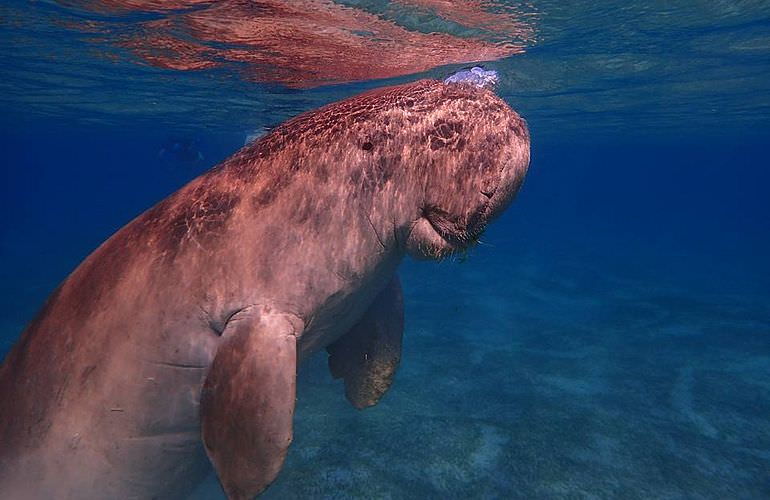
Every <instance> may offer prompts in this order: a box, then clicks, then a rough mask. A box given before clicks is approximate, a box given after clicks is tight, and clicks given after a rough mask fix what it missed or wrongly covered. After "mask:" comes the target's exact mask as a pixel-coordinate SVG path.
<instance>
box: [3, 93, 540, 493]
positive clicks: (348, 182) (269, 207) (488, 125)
mask: <svg viewBox="0 0 770 500" xmlns="http://www.w3.org/2000/svg"><path fill="white" fill-rule="evenodd" d="M528 163H529V135H528V132H527V128H526V125H525V123H524V121H523V120H522V119H521V118H520V117H519V116H518V115H517V114H516V113H515V112H513V111H512V110H511V109H510V108H509V107H508V106H507V105H506V104H505V103H504V102H503V101H502V100H501V99H499V98H498V97H497V96H495V95H494V94H493V93H492V92H490V91H488V90H483V89H477V88H473V87H471V86H467V85H458V84H444V83H441V82H437V81H429V80H423V81H419V82H415V83H412V84H407V85H402V86H398V87H391V88H384V89H378V90H375V91H373V92H369V93H366V94H362V95H360V96H357V97H354V98H351V99H348V100H345V101H341V102H339V103H335V104H331V105H329V106H326V107H324V108H321V109H319V110H317V111H314V112H311V113H308V114H305V115H302V116H300V117H297V118H295V119H293V120H291V121H289V122H287V123H285V124H284V125H282V126H280V127H278V128H276V129H275V130H274V131H273V132H272V133H271V134H269V135H267V136H265V137H264V138H262V139H260V140H258V141H256V142H254V143H252V144H250V145H248V146H246V147H245V148H243V149H242V150H240V151H239V152H238V153H236V154H235V155H234V156H232V157H231V158H229V159H228V160H226V161H225V162H223V163H222V164H221V165H219V166H217V167H215V168H214V169H212V170H211V171H209V172H208V173H206V174H205V175H203V176H201V177H199V178H197V179H195V180H194V181H192V182H191V183H190V184H188V185H187V186H185V187H184V188H182V189H181V190H179V191H178V192H176V193H175V194H173V195H171V196H169V197H168V198H167V199H165V200H164V201H162V202H160V203H159V204H158V205H156V206H155V207H153V208H151V209H150V210H148V211H147V212H145V213H144V214H142V215H141V216H139V217H138V218H137V219H135V220H134V221H133V222H131V223H130V224H128V225H127V226H125V227H124V228H123V229H121V230H120V231H119V232H117V233H116V234H115V235H114V236H112V237H111V238H110V239H109V240H107V241H106V242H105V243H104V244H102V245H101V246H100V247H99V248H98V249H97V250H96V251H95V252H94V253H93V254H91V255H90V256H89V257H88V258H87V259H86V260H85V261H84V262H83V263H82V264H81V265H80V266H79V267H78V268H77V269H76V270H75V271H74V272H73V273H72V274H71V275H70V276H69V277H68V278H67V279H66V280H65V281H64V282H63V283H62V284H61V286H60V287H59V288H58V289H57V290H56V291H55V292H54V293H53V294H52V296H51V297H50V298H49V299H48V301H47V303H46V305H45V306H44V308H43V309H42V311H41V312H40V313H39V314H38V316H37V317H36V319H35V320H34V321H32V323H31V324H30V325H29V326H28V327H27V329H26V330H25V331H24V333H23V335H22V337H21V339H20V340H19V342H18V344H17V345H16V346H15V347H14V349H13V350H12V351H11V353H10V354H9V355H8V357H7V359H6V360H5V362H4V364H3V365H2V367H1V368H0V443H2V446H0V497H1V498H15V497H19V498H53V497H55V498H78V499H80V498H164V499H165V498H180V497H184V496H185V495H186V494H188V493H189V491H190V490H191V489H192V488H193V487H195V485H196V484H197V482H198V481H199V480H200V479H202V478H203V477H204V476H205V474H206V473H207V471H208V470H209V468H210V467H211V464H213V466H214V468H215V470H216V472H217V474H218V477H219V479H220V481H221V482H222V485H223V488H224V489H225V491H226V493H227V494H228V495H229V496H230V497H231V498H251V497H253V496H255V495H257V494H258V493H260V492H261V491H262V490H264V488H266V487H267V486H268V485H269V484H270V482H272V481H273V479H274V478H275V476H276V475H277V473H278V471H279V470H280V467H281V465H282V463H283V458H284V456H285V454H286V451H287V448H288V446H289V443H290V441H291V436H292V434H291V432H292V431H291V420H292V415H293V411H294V399H295V396H294V391H295V374H296V368H297V364H298V363H299V362H301V361H302V359H304V358H306V357H307V356H308V355H309V354H311V353H312V352H314V351H316V350H318V349H321V348H324V347H327V348H328V349H329V352H330V368H331V369H332V372H333V374H334V375H335V376H336V377H342V378H344V380H345V385H346V393H347V396H348V399H350V401H351V402H352V403H353V404H354V405H355V406H356V407H359V408H362V407H365V406H370V405H372V404H375V403H376V402H377V400H378V399H379V398H380V397H381V396H382V393H384V391H385V390H386V389H387V388H388V386H389V385H390V382H391V380H392V377H393V373H394V372H395V369H396V366H397V365H398V361H399V358H400V343H401V333H402V329H403V323H402V314H403V312H402V311H403V309H402V305H401V292H400V287H399V284H398V280H397V278H396V277H395V271H396V267H397V266H398V264H399V262H400V261H401V259H402V258H403V257H404V256H405V254H407V253H409V254H412V255H413V256H416V257H422V258H441V257H444V256H446V255H449V254H451V253H452V252H455V251H458V250H462V249H464V248H465V247H467V246H469V245H471V244H472V243H474V242H475V240H476V239H477V237H478V236H479V234H480V233H481V231H482V230H483V229H484V227H485V226H486V224H487V223H488V222H489V220H491V219H492V218H493V217H494V216H496V215H498V214H499V213H500V212H501V211H502V210H503V209H504V208H505V206H507V204H508V203H509V202H510V200H511V199H512V197H513V195H514V194H515V192H516V191H517V190H518V188H519V185H520V183H521V181H522V180H523V177H524V174H525V172H526V168H527V166H528ZM375 298H376V299H377V300H375ZM367 332H369V333H367ZM347 335H349V336H347Z"/></svg>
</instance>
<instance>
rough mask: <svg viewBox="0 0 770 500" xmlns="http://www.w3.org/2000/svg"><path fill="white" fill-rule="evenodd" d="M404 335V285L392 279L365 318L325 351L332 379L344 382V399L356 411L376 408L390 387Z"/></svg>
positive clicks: (399, 357)
mask: <svg viewBox="0 0 770 500" xmlns="http://www.w3.org/2000/svg"><path fill="white" fill-rule="evenodd" d="M403 333H404V304H403V298H402V295H401V283H400V282H399V280H398V276H393V279H392V280H391V282H390V283H389V284H388V286H387V287H386V288H385V289H384V290H383V291H382V292H380V294H379V295H378V296H377V298H376V299H375V300H374V303H373V304H372V305H371V306H370V307H369V309H368V310H367V311H366V313H365V314H364V316H363V318H361V320H359V322H358V323H356V325H355V326H354V327H353V328H351V329H350V331H349V332H348V333H347V334H345V335H344V336H342V337H340V338H339V339H338V340H337V341H336V342H334V343H332V344H330V345H329V346H328V347H327V348H326V350H327V351H328V352H329V369H330V370H331V373H332V376H334V378H343V379H344V380H345V395H346V396H347V398H348V401H350V403H351V404H352V405H353V406H355V407H356V408H358V409H362V408H366V407H368V406H373V405H376V404H377V402H378V401H379V400H380V398H381V397H382V395H383V394H385V391H387V390H388V388H389V387H390V384H391V383H392V382H393V376H394V375H395V374H396V368H398V363H399V361H400V360H401V337H402V335H403Z"/></svg>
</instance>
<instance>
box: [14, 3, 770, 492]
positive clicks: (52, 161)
mask: <svg viewBox="0 0 770 500" xmlns="http://www.w3.org/2000/svg"><path fill="white" fill-rule="evenodd" d="M344 3H345V4H348V5H359V4H361V5H363V6H364V7H365V8H369V9H370V10H372V11H374V9H376V8H379V7H376V5H375V4H377V5H379V4H380V3H382V2H372V3H371V5H375V7H371V6H370V5H369V4H367V3H365V2H344ZM586 3H588V2H586ZM510 4H511V5H513V3H510ZM530 4H531V5H532V6H533V9H532V10H533V11H534V14H533V16H532V23H533V25H534V26H535V27H536V30H537V37H536V40H534V41H531V42H529V44H528V45H527V48H526V51H525V52H524V53H522V54H516V55H512V56H510V57H507V58H505V59H502V60H498V61H492V62H487V64H486V66H487V67H489V68H493V69H495V70H496V71H498V73H499V75H500V79H501V84H500V86H499V87H498V92H499V93H500V94H501V95H502V96H503V97H504V98H505V99H506V100H507V101H508V102H509V104H510V105H511V106H513V107H514V108H515V109H517V110H519V111H520V113H521V114H522V115H523V116H524V117H525V118H526V119H527V120H528V123H529V127H530V130H531V133H532V138H533V142H532V164H531V167H530V171H529V174H528V177H527V180H526V183H525V185H524V187H523V188H522V191H521V193H520V195H519V197H518V199H517V200H516V201H515V202H514V204H513V205H512V206H511V207H510V208H509V209H508V211H507V212H506V213H505V214H504V215H503V216H502V217H501V218H500V219H499V220H498V221H496V222H495V223H494V224H493V225H492V226H491V227H490V228H489V230H488V231H487V232H486V234H485V235H484V237H482V242H481V244H480V245H479V246H478V247H477V248H476V249H475V250H474V251H473V252H471V255H470V256H469V257H468V258H467V259H454V260H450V261H446V262H441V263H426V262H413V261H407V262H405V263H404V265H403V266H402V270H401V276H402V280H403V285H404V293H405V302H406V331H405V337H404V352H403V358H402V363H401V366H400V369H399V372H398V374H397V377H396V381H395V383H394V385H393V387H392V388H391V390H390V391H389V393H388V394H387V395H386V396H385V397H384V399H383V400H382V402H381V403H380V404H379V405H378V406H376V407H374V408H371V409H368V410H365V411H357V410H355V409H353V408H352V407H351V406H350V405H349V404H348V403H347V402H346V401H345V398H344V393H343V388H342V386H341V383H340V382H339V381H334V380H332V379H331V376H330V375H329V374H328V372H327V369H326V366H325V356H324V355H323V354H319V355H318V356H316V357H315V358H313V359H311V360H310V361H309V362H308V363H307V365H306V366H304V367H303V368H302V370H301V372H300V375H299V378H300V383H299V387H298V403H297V411H296V417H295V432H294V436H295V438H294V443H293V444H292V447H291V449H290V452H289V455H288V458H287V461H286V464H285V466H284V468H283V470H282V472H281V474H280V476H279V478H278V480H277V482H276V483H275V484H274V485H273V486H272V487H271V488H270V490H268V492H267V493H266V494H265V497H266V498H640V499H642V498H643V499H648V498H709V499H712V498H713V499H725V498H736V499H737V498H740V499H753V498H757V499H760V498H770V419H769V418H768V415H770V259H768V255H770V201H769V200H770V198H769V197H768V189H769V186H770V169H768V168H767V165H768V161H767V144H770V8H769V7H768V6H766V5H765V2H716V1H715V2H707V3H701V2H677V5H676V6H672V5H665V4H660V5H656V6H655V7H654V8H653V7H651V6H649V5H646V2H626V3H624V4H626V5H624V7H623V8H618V7H617V5H616V4H615V3H613V2H590V5H584V6H571V7H567V6H563V5H560V2H550V1H549V2H537V1H535V2H531V3H528V4H527V5H530ZM398 8H399V7H398V6H395V7H393V9H398ZM0 9H2V10H1V11H0V13H3V14H4V15H3V16H2V19H4V20H5V21H3V22H2V23H0V41H2V42H3V43H2V45H1V46H0V57H1V59H0V62H2V63H3V64H2V69H0V74H1V75H2V78H1V79H0V80H1V81H0V89H2V90H3V95H2V96H0V106H2V116H1V117H0V126H1V127H2V138H1V139H0V148H1V149H0V151H2V159H3V160H2V164H3V168H2V176H3V178H2V183H1V184H0V189H1V190H2V191H1V192H0V204H1V205H0V211H1V212H2V214H3V219H2V225H1V226H0V297H1V298H2V300H0V355H4V353H5V352H6V351H7V350H8V349H9V348H10V346H11V345H12V344H13V342H14V341H15V340H16V338H17V337H18V335H19V334H20V332H21V330H22V329H23V327H24V325H25V324H26V323H27V322H28V321H29V320H30V319H31V318H32V317H33V316H34V314H35V313H36V311H37V310H38V309H39V308H40V306H41V305H42V303H43V301H44V300H45V298H46V297H47V295H48V294H49V293H50V292H51V291H52V290H53V289H54V288H55V287H56V286H57V284H58V283H59V282H60V281H61V280H62V279H64V278H65V277H66V276H67V275H68V274H69V273H70V272H71V271H72V269H74V267H75V266H77V264H78V263H79V262H80V261H81V260H82V259H83V258H84V257H85V256H86V255H88V254H89V253H90V252H91V251H92V250H93V249H94V248H95V247H96V246H97V245H99V244H100V243H101V242H102V241H104V239H106V238H107V237H108V236H109V235H110V234H112V233H113V232H114V231H115V230H117V229H118V228H120V227H121V226H122V225H124V224H126V223H127V222H128V221H129V220H131V219H132V218H133V217H134V216H136V215H138V214H139V213H141V212H142V211H143V210H144V209H146V208H148V207H149V206H151V205H152V204H154V203H155V202H157V201H158V200H160V199H162V198H163V197H164V196H166V195H167V194H169V193H171V192H173V191H174V190H175V189H177V188H179V187H180V186H182V185H183V184H184V183H185V182H187V181H188V180H190V179H192V178H194V177H195V176H196V175H198V174H200V173H202V172H203V171H205V170H206V169H207V168H209V167H211V166H213V165H215V164H216V163H218V162H219V161H221V160H222V159H224V158H226V157H227V156H229V155H230V154H232V153H233V152H234V151H236V150H237V149H238V148H239V147H240V146H242V145H243V142H244V139H245V137H246V135H248V134H249V133H251V132H252V131H254V130H258V129H259V128H260V127H262V126H266V125H274V124H276V123H280V122H281V121H283V120H284V119H286V118H287V117H289V116H292V115H295V114H297V113H299V112H301V111H305V110H309V109H313V108H315V107H317V106H319V105H321V104H323V103H326V102H330V101H334V100H338V99H342V98H344V97H347V96H350V95H353V94H355V93H358V92H360V91H361V90H364V89H369V88H373V87H377V86H380V85H383V84H386V83H394V82H402V81H409V80H413V79H416V78H418V77H423V76H429V77H445V76H446V75H448V74H449V73H451V71H452V70H454V69H457V68H458V67H461V65H451V66H441V67H437V68H434V69H431V70H429V71H428V72H426V73H421V74H419V75H395V76H394V77H393V78H390V79H386V80H376V81H375V80H371V81H357V82H347V83H339V84H337V85H332V86H324V85H322V86H314V87H312V88H304V89H303V88H287V87H286V86H282V85H281V84H280V83H275V82H267V83H266V82H259V81H252V80H248V79H244V78H243V77H242V74H240V73H238V72H236V71H234V70H232V69H231V68H230V67H229V66H225V67H224V68H217V69H213V70H208V71H180V70H173V69H163V68H158V67H154V66H152V65H148V64H146V63H145V62H142V61H138V60H135V59H133V58H131V57H118V58H117V59H114V58H108V57H104V52H109V51H111V50H118V49H113V48H110V47H114V46H113V45H110V44H109V43H108V41H104V40H97V39H93V38H92V37H91V36H89V35H84V34H83V33H82V31H78V30H76V29H70V28H69V27H67V25H65V23H62V22H55V21H56V20H72V19H73V18H76V19H83V18H84V17H85V18H88V16H93V17H94V18H98V19H100V20H101V19H103V18H102V17H99V16H97V15H96V14H93V13H90V14H89V13H88V12H87V11H86V13H85V14H84V11H82V10H79V9H76V8H75V7H71V6H67V5H66V3H64V4H57V3H53V2H36V3H26V2H15V1H12V2H9V3H7V4H6V5H4V6H3V7H2V8H0ZM535 14H536V15H535ZM399 15H400V16H401V17H399ZM402 17H406V14H404V13H401V14H398V12H397V13H396V14H392V18H394V19H399V20H400V19H402ZM434 17H439V16H434ZM423 21H424V20H423ZM122 22H125V23H127V25H130V23H131V22H135V19H133V18H131V17H126V18H124V19H123V20H122ZM399 22H402V23H407V24H408V21H403V20H401V21H399ZM445 29H446V30H447V31H448V32H452V30H454V29H458V28H455V27H454V25H449V26H448V27H446V28H445ZM458 33H459V34H463V32H459V31H458ZM96 38H98V37H96ZM343 59H344V57H343ZM180 140H181V141H186V143H189V144H190V148H192V149H193V150H194V151H195V153H196V154H195V155H194V158H193V159H192V160H191V159H190V158H185V157H182V156H179V157H176V156H173V155H172V157H170V158H169V157H168V155H163V154H160V153H161V151H162V150H164V149H166V150H167V149H168V148H169V147H172V146H173V144H174V143H175V142H179V141H180ZM197 153H200V157H199V156H197ZM194 498H196V499H203V498H222V494H221V493H220V491H219V487H218V485H217V483H216V482H215V480H214V478H213V477H212V478H209V479H208V480H207V481H205V482H204V483H203V484H202V485H201V487H200V488H199V489H198V491H197V492H196V494H195V495H194Z"/></svg>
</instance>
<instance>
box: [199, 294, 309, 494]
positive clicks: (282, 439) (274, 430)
mask: <svg viewBox="0 0 770 500" xmlns="http://www.w3.org/2000/svg"><path fill="white" fill-rule="evenodd" d="M301 328H302V326H301V321H299V320H298V319H297V318H296V317H294V316H289V315H283V314H275V313H270V312H267V311H266V310H265V309H258V308H256V307H254V308H248V309H244V310H243V311H241V312H239V313H237V314H236V315H234V316H233V317H232V318H231V319H230V320H229V321H228V324H227V327H226V328H225V331H224V333H223V335H222V343H221V344H220V346H219V348H218V349H217V354H216V356H215V357H214V361H213V362H212V364H211V367H210V369H209V373H208V375H207V376H206V382H205V383H204V385H203V392H202V394H201V427H202V434H203V444H204V446H205V447H206V453H207V454H208V456H209V459H210V460H211V462H212V463H213V464H214V468H215V469H216V472H217V476H219V481H220V482H221V484H222V488H223V489H224V490H225V493H226V494H227V496H228V498H230V499H243V498H253V497H254V496H256V495H258V494H259V493H260V492H262V491H263V490H264V489H265V488H267V487H268V486H269V485H270V483H271V482H272V481H273V480H274V479H275V477H276V476H277V475H278V472H279V471H280V469H281V466H282V465H283V460H284V458H285V457H286V452H287V451H288V448H289V444H290V443H291V439H292V417H293V414H294V401H295V389H296V373H297V349H296V343H297V342H296V341H297V338H296V336H297V335H298V334H299V333H300V330H301Z"/></svg>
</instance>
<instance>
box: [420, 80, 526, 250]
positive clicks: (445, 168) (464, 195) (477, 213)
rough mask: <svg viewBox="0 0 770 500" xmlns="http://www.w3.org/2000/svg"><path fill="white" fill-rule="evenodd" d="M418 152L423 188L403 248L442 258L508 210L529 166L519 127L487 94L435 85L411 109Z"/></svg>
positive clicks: (472, 240)
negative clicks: (416, 113)
mask: <svg viewBox="0 0 770 500" xmlns="http://www.w3.org/2000/svg"><path fill="white" fill-rule="evenodd" d="M418 104H419V106H420V107H421V108H422V113H421V114H420V115H419V116H420V118H419V119H417V120H415V121H414V123H413V124H412V126H413V127H414V128H415V129H416V131H415V133H417V135H418V136H421V137H422V138H423V141H422V143H423V144H424V151H423V152H422V154H418V155H416V157H415V158H414V162H415V163H416V164H415V165H413V168H415V169H416V170H417V172H418V174H421V175H420V177H421V180H422V181H423V182H424V186H425V188H424V192H423V198H422V200H421V203H420V206H419V211H418V218H417V219H416V220H415V221H414V223H413V225H412V228H411V231H410V234H409V237H408V239H407V242H406V249H407V251H408V252H409V254H410V255H412V256H413V257H417V258H442V257H445V256H447V255H449V254H451V253H454V252H457V251H462V250H465V249H466V248H468V247H469V246H471V245H472V244H474V243H475V242H476V241H477V240H478V238H479V236H480V235H481V233H482V231H483V230H484V229H485V228H486V226H487V224H488V223H489V222H490V221H491V220H492V219H494V218H495V217H497V216H498V215H500V213H502V211H503V210H504V209H505V208H506V207H507V206H508V205H509V203H510V202H511V200H512V199H513V197H514V195H515V194H516V192H517V191H518V190H519V187H520V186H521V184H522V181H523V180H524V176H525V174H526V172H527V168H528V166H529V157H530V138H529V132H528V129H527V125H526V123H525V122H524V120H523V119H522V118H521V117H520V116H519V115H518V114H517V113H516V112H515V111H513V110H512V109H511V108H510V107H509V106H508V105H507V104H506V103H505V102H504V101H503V100H502V99H500V98H499V97H498V96H497V95H495V94H494V92H492V91H491V90H488V89H485V88H480V87H478V86H475V85H471V84H466V83H452V82H435V84H434V85H433V87H432V91H431V92H426V93H424V94H423V95H422V96H421V99H419V100H418V102H417V103H416V104H415V106H417V105H418Z"/></svg>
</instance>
